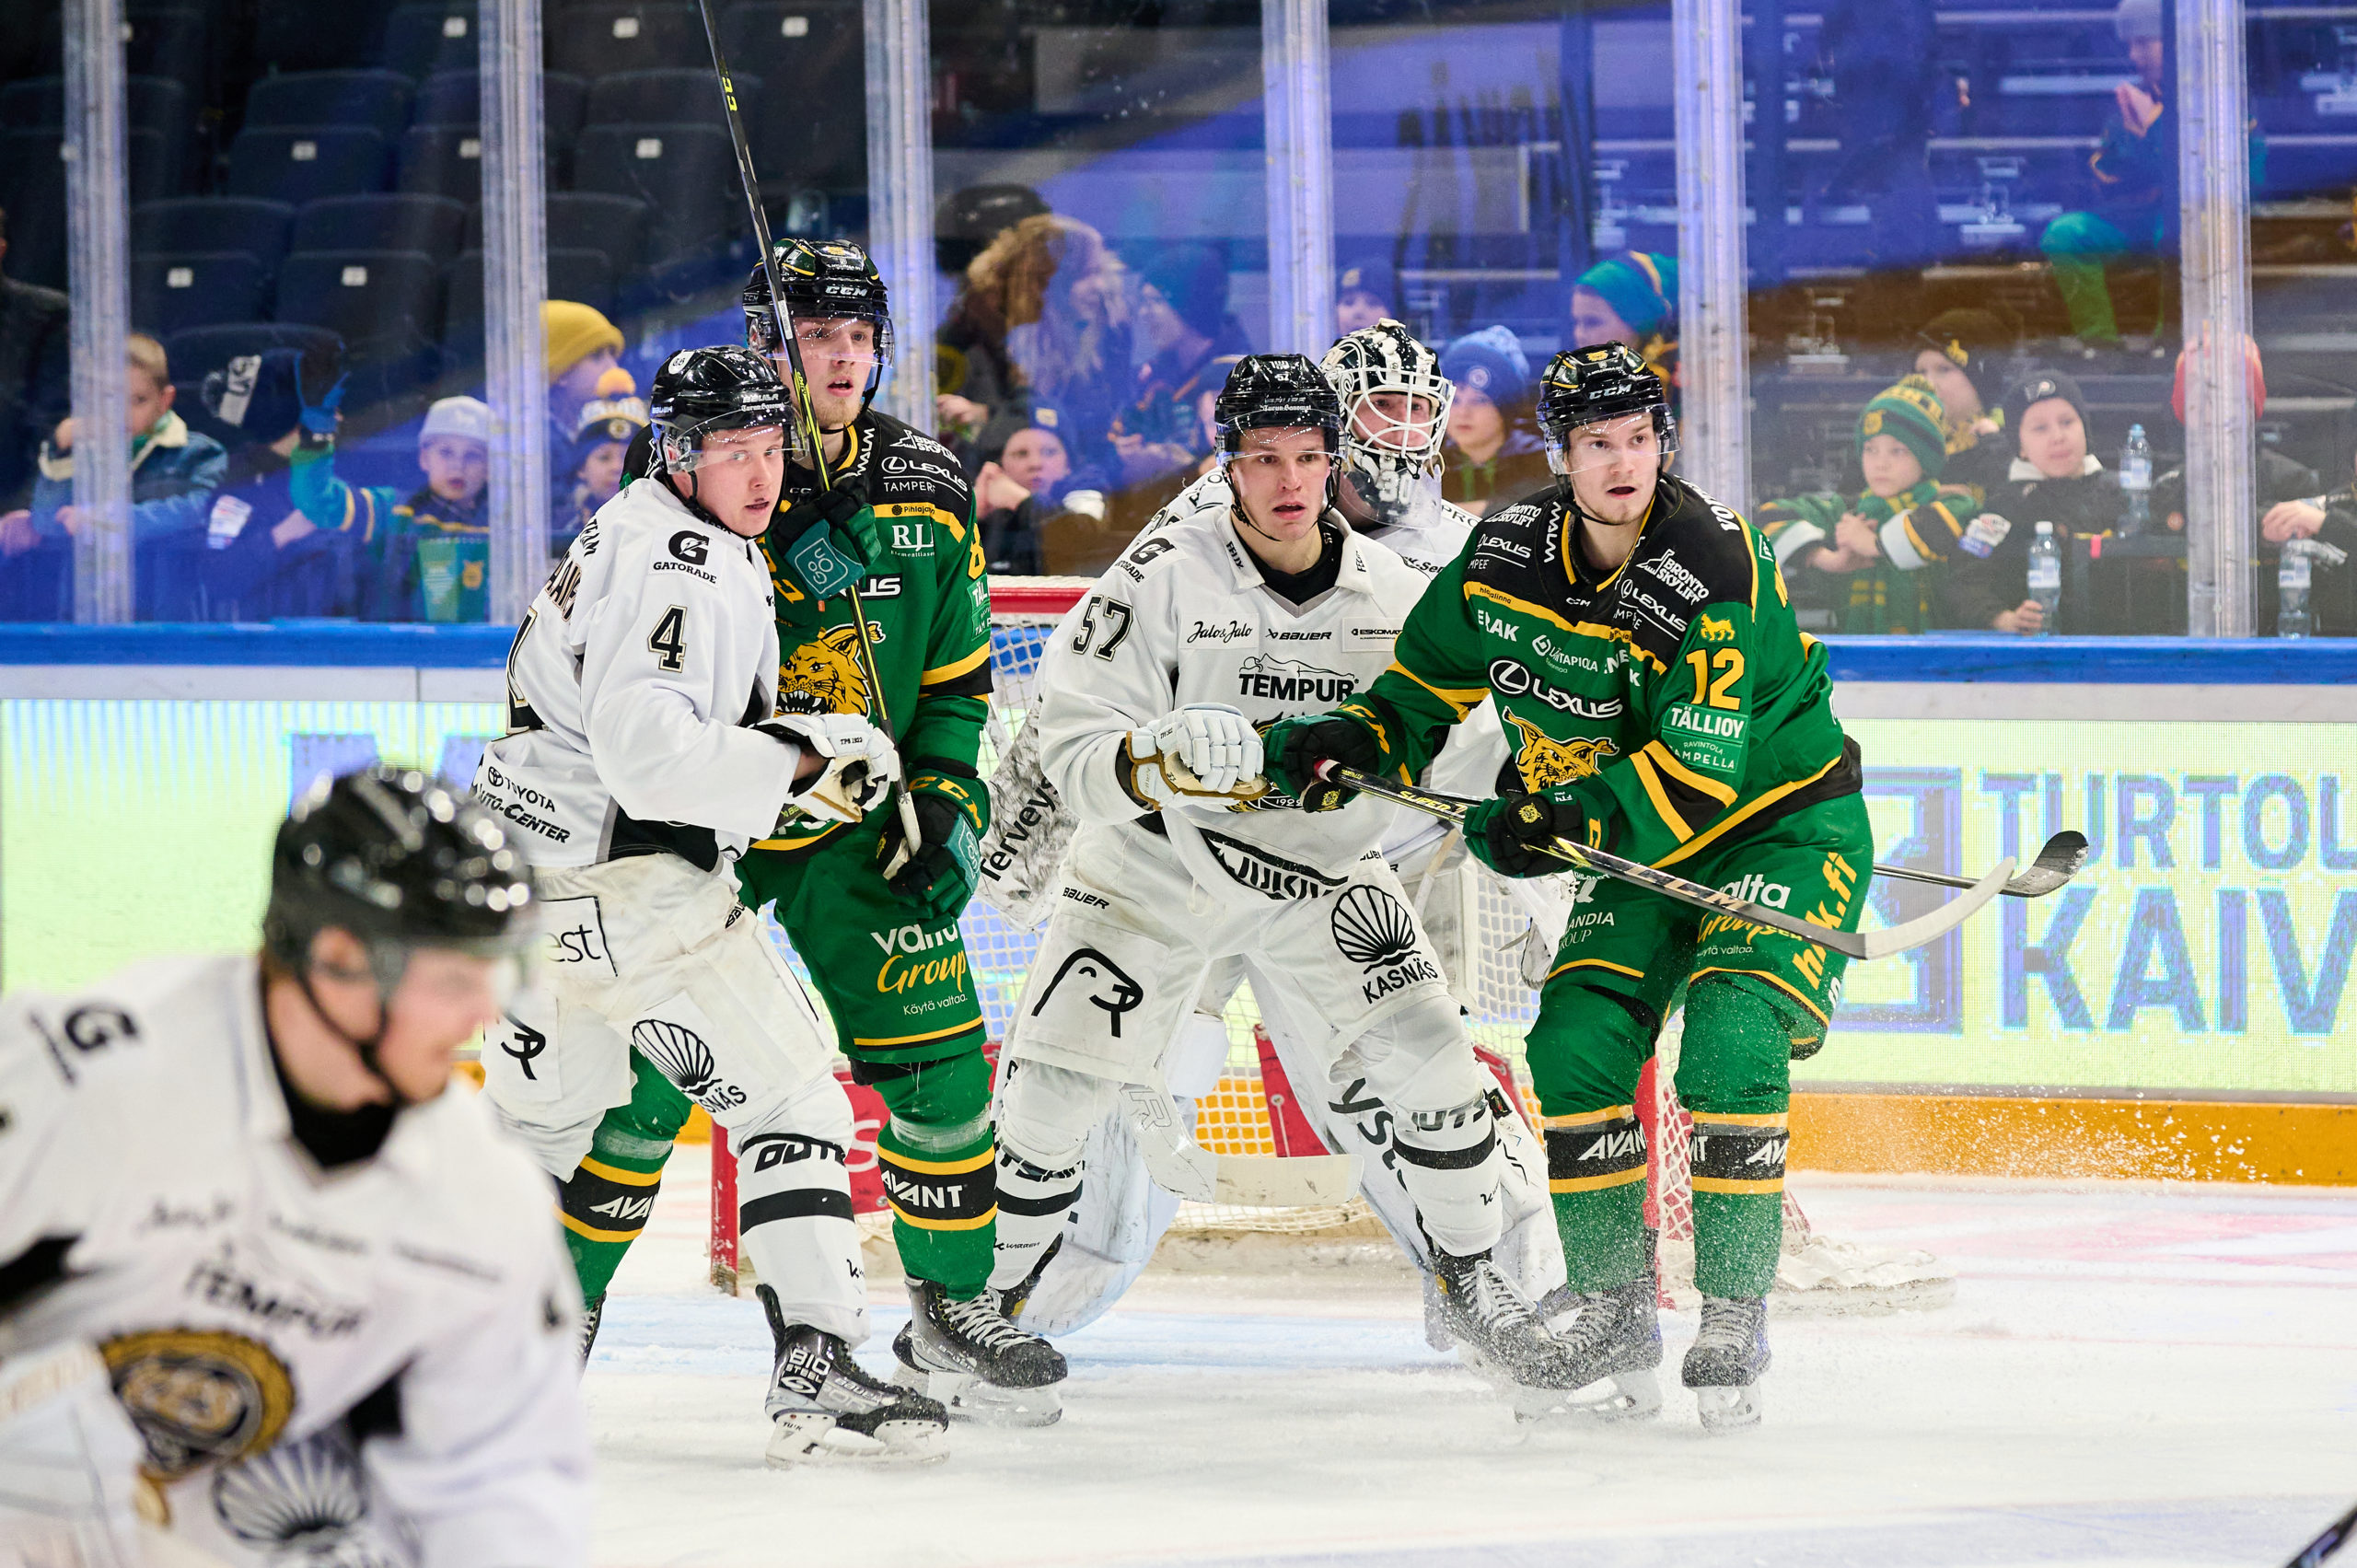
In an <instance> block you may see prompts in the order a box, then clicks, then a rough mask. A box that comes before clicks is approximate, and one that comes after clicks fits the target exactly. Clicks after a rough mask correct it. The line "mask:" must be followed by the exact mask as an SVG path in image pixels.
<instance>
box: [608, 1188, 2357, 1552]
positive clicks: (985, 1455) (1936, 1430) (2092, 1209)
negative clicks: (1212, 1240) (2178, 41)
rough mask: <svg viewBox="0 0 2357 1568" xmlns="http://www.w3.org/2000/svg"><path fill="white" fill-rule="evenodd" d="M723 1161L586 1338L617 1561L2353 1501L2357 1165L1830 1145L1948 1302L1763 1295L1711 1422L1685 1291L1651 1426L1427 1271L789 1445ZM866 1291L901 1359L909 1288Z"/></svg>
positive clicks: (1374, 1542) (1612, 1544) (663, 1227)
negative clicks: (1812, 1301) (2194, 1180)
mask: <svg viewBox="0 0 2357 1568" xmlns="http://www.w3.org/2000/svg"><path fill="white" fill-rule="evenodd" d="M704 1170H705V1164H704V1151H702V1149H698V1148H682V1149H681V1150H680V1151H679V1156H678V1157H676V1158H675V1159H674V1160H673V1162H672V1167H671V1170H670V1172H669V1173H668V1175H667V1178H666V1181H665V1186H664V1190H663V1194H662V1198H661V1200H660V1204H659V1208H658V1211H657V1214H656V1221H655V1223H654V1225H651V1226H650V1227H649V1230H648V1232H647V1235H646V1237H645V1239H644V1241H643V1242H642V1243H641V1244H640V1246H639V1248H638V1249H636V1250H635V1251H634V1252H633V1255H632V1256H631V1258H630V1259H629V1260H627V1262H626V1263H625V1265H624V1268H623V1270H622V1273H621V1277H620V1279H619V1280H618V1281H617V1283H616V1289H615V1293H614V1295H613V1296H612V1298H611V1299H610V1302H609V1305H608V1307H607V1311H606V1320H605V1328H604V1332H603V1334H602V1336H601V1337H600V1339H599V1341H598V1351H597V1354H596V1356H595V1358H594V1360H593V1361H592V1363H591V1365H590V1369H589V1373H588V1381H587V1391H588V1401H589V1411H590V1421H591V1425H592V1429H593V1431H594V1433H595V1434H596V1438H597V1444H598V1464H599V1474H598V1548H597V1558H596V1561H597V1562H598V1564H599V1565H600V1568H653V1565H656V1564H682V1565H685V1564H699V1565H701V1564H714V1565H723V1564H748V1565H750V1564H763V1565H771V1564H785V1563H797V1564H798V1563H837V1562H840V1563H858V1564H863V1565H868V1564H872V1565H875V1568H896V1565H900V1564H907V1565H909V1568H956V1565H962V1564H1002V1563H1003V1564H1027V1565H1043V1564H1065V1563H1073V1564H1081V1563H1132V1562H1137V1563H1145V1562H1151V1563H1159V1564H1200V1565H1204V1568H1209V1565H1212V1564H1219V1565H1222V1568H1228V1565H1240V1564H1250V1563H1285V1564H1301V1565H1317V1564H1335V1565H1342V1564H1348V1565H1350V1568H1409V1565H1411V1564H1412V1565H1414V1568H1433V1565H1434V1564H1456V1563H1480V1564H1493V1565H1497V1568H1536V1565H1538V1564H1550V1565H1551V1564H1564V1563H1578V1564H1582V1565H1593V1568H1638V1565H1650V1564H1695V1565H1705V1568H1707V1565H1717V1564H1725V1565H1728V1568H1833V1565H1837V1564H1839V1565H1843V1568H1847V1565H1850V1564H1857V1565H1860V1568H1873V1565H1899V1564H1924V1565H1937V1568H1950V1565H1955V1568H1964V1565H1971V1568H2003V1565H2011V1564H2030V1563H2039V1564H2046V1563H2070V1564H2104V1565H2106V1568H2131V1565H2134V1568H2159V1565H2163V1564H2168V1565H2175V1564H2197V1563H2198V1564H2220V1563H2247V1564H2254V1565H2260V1564H2266V1565H2272V1564H2280V1563H2282V1562H2284V1561H2285V1560H2286V1559H2287V1558H2288V1557H2289V1556H2290V1555H2291V1554H2292V1553H2293V1551H2296V1550H2297V1549H2298V1548H2299V1547H2300V1546H2301V1545H2302V1544H2303V1543H2305V1541H2306V1540H2307V1539H2309V1537H2311V1536H2312V1535H2314V1534H2315V1533H2316V1531H2317V1530H2318V1529H2320V1528H2322V1527H2323V1526H2324V1525H2325V1524H2326V1523H2327V1522H2328V1521H2329V1520H2330V1519H2331V1518H2332V1517H2333V1516H2335V1515H2337V1514H2339V1513H2340V1511H2341V1510H2342V1509H2343V1508H2345V1507H2346V1506H2348V1504H2349V1502H2350V1500H2351V1498H2352V1497H2357V1192H2347V1193H2340V1192H2335V1191H2330V1190H2327V1189H2315V1188H2310V1189H2277V1190H2267V1189H2256V1188H2224V1187H2197V1186H2173V1187H2168V1188H2162V1187H2159V1186H2148V1185H2125V1184H2119V1185H2094V1186H2070V1187H2064V1186H2055V1185H2047V1184H2035V1185H2033V1184H2026V1183H2025V1184H2017V1185H2004V1184H1991V1183H1974V1184H1971V1185H1962V1184H1954V1183H1929V1182H1915V1183H1899V1182H1896V1181H1893V1182H1876V1183H1868V1182H1862V1181H1856V1180H1851V1179H1830V1178H1823V1177H1819V1178H1815V1179H1811V1178H1810V1177H1808V1176H1806V1175H1805V1174H1804V1175H1801V1176H1799V1177H1796V1178H1795V1179H1794V1189H1795V1191H1798V1192H1799V1194H1800V1195H1801V1199H1802V1202H1803V1203H1804V1204H1805V1206H1806V1208H1807V1210H1808V1212H1809V1214H1810V1217H1811V1218H1812V1220H1814V1221H1815V1223H1816V1225H1817V1228H1818V1229H1820V1230H1823V1231H1826V1232H1829V1233H1830V1234H1833V1235H1836V1236H1840V1237H1849V1238H1852V1239H1856V1240H1860V1241H1875V1242H1881V1243H1884V1244H1887V1245H1910V1246H1918V1247H1923V1248H1927V1249H1931V1250H1933V1251H1934V1252H1936V1253H1938V1254H1939V1255H1940V1256H1941V1257H1942V1258H1943V1259H1944V1260H1946V1261H1947V1262H1948V1263H1949V1264H1950V1265H1951V1266H1952V1267H1954V1268H1955V1270H1956V1273H1957V1276H1958V1288H1957V1292H1956V1301H1955V1303H1954V1304H1953V1305H1952V1306H1949V1307H1943V1308H1940V1309H1937V1310H1933V1311H1928V1312H1906V1313H1898V1314H1893V1315H1888V1316H1881V1317H1857V1316H1840V1317H1813V1318H1795V1317H1781V1318H1776V1319H1774V1320H1772V1321H1771V1340H1772V1342H1773V1344H1774V1348H1775V1354H1776V1364H1775V1366H1774V1369H1773V1370H1772V1371H1771V1373H1770V1374H1769V1376H1768V1380H1767V1382H1766V1385H1765V1388H1766V1390H1767V1392H1766V1403H1767V1421H1766V1423H1765V1424H1764V1425H1763V1426H1761V1427H1760V1428H1759V1429H1757V1430H1755V1431H1752V1432H1749V1433H1745V1434H1734V1435H1724V1436H1718V1437H1706V1436H1705V1435H1704V1434H1703V1433H1702V1431H1701V1428H1700V1427H1699V1426H1698V1425H1697V1424H1696V1422H1695V1417H1694V1408H1693V1402H1692V1399H1691V1396H1690V1395H1688V1394H1687V1393H1686V1392H1685V1390H1683V1389H1682V1388H1677V1387H1675V1386H1674V1385H1675V1383H1676V1365H1677V1358H1678V1356H1679V1355H1681V1354H1682V1353H1684V1350H1685V1346H1686V1343H1687V1342H1688V1341H1689V1340H1690V1339H1691V1338H1692V1336H1693V1332H1694V1322H1693V1319H1692V1317H1691V1315H1690V1314H1682V1313H1681V1314H1669V1315H1666V1317H1665V1318H1664V1332H1665V1336H1666V1341H1667V1345H1666V1350H1667V1353H1668V1356H1669V1358H1670V1359H1669V1362H1668V1364H1667V1365H1666V1367H1665V1373H1666V1376H1665V1377H1664V1379H1663V1381H1664V1387H1665V1392H1666V1400H1665V1405H1664V1409H1663V1412H1662V1416H1661V1418H1660V1419H1659V1420H1658V1421H1656V1422H1655V1423H1649V1424H1646V1425H1643V1426H1638V1427H1633V1428H1629V1427H1623V1428H1613V1429H1603V1430H1598V1429H1594V1428H1587V1429H1574V1428H1571V1427H1567V1426H1562V1425H1550V1424H1542V1425H1538V1426H1523V1427H1517V1425H1516V1424H1515V1422H1514V1420H1513V1418H1512V1417H1511V1415H1510V1414H1509V1413H1508V1412H1507V1411H1505V1410H1504V1408H1503V1407H1502V1406H1501V1405H1500V1404H1499V1403H1498V1402H1497V1401H1496V1400H1495V1399H1494V1398H1493V1397H1492V1395H1491V1393H1490V1392H1489V1390H1488V1389H1487V1388H1486V1387H1485V1386H1484V1385H1482V1384H1481V1383H1480V1382H1479V1381H1477V1380H1476V1379H1475V1378H1474V1377H1472V1376H1470V1375H1469V1374H1468V1373H1466V1372H1465V1371H1463V1370H1462V1369H1460V1368H1459V1367H1458V1366H1457V1365H1456V1363H1455V1362H1454V1360H1453V1359H1452V1358H1450V1357H1448V1356H1445V1355H1442V1354H1438V1353H1434V1352H1433V1351H1432V1350H1430V1349H1428V1348H1427V1347H1426V1346H1425V1343H1424V1340H1423V1333H1422V1320H1421V1308H1420V1306H1419V1303H1418V1298H1417V1295H1416V1291H1415V1286H1414V1283H1413V1282H1412V1279H1411V1277H1410V1276H1408V1275H1407V1274H1406V1273H1405V1272H1400V1271H1391V1270H1384V1269H1373V1270H1365V1271H1361V1272H1362V1273H1364V1274H1365V1275H1368V1276H1371V1277H1368V1278H1364V1279H1353V1278H1350V1277H1344V1278H1340V1279H1338V1278H1335V1277H1333V1276H1332V1275H1330V1274H1329V1275H1311V1274H1306V1273H1302V1274H1287V1275H1283V1276H1278V1277H1269V1276H1260V1277H1255V1278H1247V1279H1233V1278H1220V1277H1212V1276H1204V1275H1198V1274H1188V1275H1170V1276H1158V1275H1156V1274H1155V1273H1152V1272H1150V1273H1149V1274H1148V1275H1147V1276H1146V1278H1145V1279H1144V1280H1143V1281H1141V1282H1140V1284H1139V1286H1138V1288H1137V1289H1136V1290H1134V1291H1133V1292H1132V1294H1131V1296H1130V1298H1129V1300H1128V1301H1127V1302H1126V1303H1125V1304H1124V1305H1123V1307H1121V1308H1120V1309H1118V1310H1116V1311H1115V1312H1113V1313H1112V1314H1110V1315H1109V1316H1108V1317H1107V1318H1104V1319H1102V1320H1101V1321H1099V1322H1098V1323H1097V1324H1096V1325H1094V1326H1093V1327H1091V1328H1090V1329H1088V1330H1084V1331H1083V1332H1081V1333H1079V1334H1076V1335H1074V1336H1072V1337H1071V1338H1069V1339H1067V1340H1065V1341H1063V1342H1062V1348H1063V1350H1064V1352H1065V1353H1066V1354H1067V1355H1068V1356H1069V1357H1070V1358H1071V1360H1072V1363H1073V1376H1072V1379H1071V1381H1070V1382H1069V1383H1068V1384H1067V1385H1066V1393H1065V1400H1064V1405H1065V1412H1066V1413H1065V1415H1064V1418H1063V1420H1062V1423H1059V1424H1058V1425H1055V1426H1052V1427H1048V1428H1045V1429H1041V1430H1036V1431H1009V1430H1004V1429H992V1428H985V1427H976V1426H972V1425H968V1424H964V1423H960V1424H958V1425H957V1426H955V1427H954V1428H953V1429H952V1432H951V1439H952V1442H953V1445H954V1452H953V1454H952V1456H951V1458H949V1459H948V1460H947V1461H946V1463H944V1464H941V1465H937V1466H933V1467H930V1468H922V1469H911V1470H900V1471H850V1472H846V1471H843V1470H840V1469H807V1470H802V1471H797V1472H780V1471H774V1470H770V1469H764V1468H763V1466H762V1463H761V1444H762V1441H763V1437H764V1435H765V1430H766V1429H765V1426H764V1423H763V1422H762V1418H761V1388H762V1386H763V1380H764V1378H765V1377H766V1376H767V1373H768V1370H769V1354H770V1349H769V1332H768V1330H767V1328H766V1327H765V1325H764V1324H763V1323H762V1321H761V1311H760V1308H759V1307H758V1305H757V1304H756V1303H754V1302H752V1301H750V1300H744V1301H737V1300H730V1299H727V1298H725V1297H723V1296H720V1295H716V1294H714V1293H713V1292H711V1291H710V1290H709V1289H708V1288H706V1287H705V1286H704V1285H703V1283H702V1279H703V1259H702V1225H703V1217H704V1202H705V1191H704V1186H703V1174H704ZM876 1299H877V1311H876V1315H875V1321H876V1334H875V1338H874V1339H873V1340H871V1341H870V1342H869V1344H868V1345H867V1347H866V1348H865V1350H864V1351H863V1352H862V1359H863V1360H864V1361H865V1362H867V1363H868V1364H869V1365H871V1366H872V1367H874V1368H875V1369H877V1370H878V1371H882V1370H884V1369H886V1368H887V1367H888V1365H889V1363H890V1351H889V1348H888V1346H889V1342H890V1336H891V1332H892V1330H894V1329H895V1328H896V1327H898V1325H899V1324H900V1321H901V1320H902V1319H903V1318H905V1316H906V1308H905V1307H904V1306H903V1305H901V1304H900V1300H899V1287H898V1282H897V1281H895V1282H892V1283H891V1284H889V1285H888V1286H879V1288H878V1290H877V1295H876ZM2352 1568H2357V1564H2352Z"/></svg>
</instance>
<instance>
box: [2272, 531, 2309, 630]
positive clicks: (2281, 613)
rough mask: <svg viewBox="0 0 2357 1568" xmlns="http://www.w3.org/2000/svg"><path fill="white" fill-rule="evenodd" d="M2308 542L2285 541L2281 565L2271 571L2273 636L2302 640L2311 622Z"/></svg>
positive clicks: (2297, 540) (2298, 540)
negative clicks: (2273, 607)
mask: <svg viewBox="0 0 2357 1568" xmlns="http://www.w3.org/2000/svg"><path fill="white" fill-rule="evenodd" d="M2311 569H2312V563H2310V561H2309V560H2308V541H2307V540H2304V539H2294V540H2286V541H2284V545H2283V560H2282V563H2281V564H2280V565H2278V566H2277V567H2276V568H2275V604H2276V609H2275V634H2276V635H2277V636H2279V637H2305V636H2306V635H2307V634H2308V633H2309V631H2310V629H2311V628H2312V627H2313V626H2314V625H2315V621H2313V620H2312V619H2311V618H2310V616H2309V614H2308V575H2309V572H2310V571H2311Z"/></svg>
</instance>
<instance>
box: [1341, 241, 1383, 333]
mask: <svg viewBox="0 0 2357 1568" xmlns="http://www.w3.org/2000/svg"><path fill="white" fill-rule="evenodd" d="M1398 300H1399V275H1398V274H1397V273H1394V272H1392V270H1391V264H1390V263H1389V262H1387V261H1375V260H1372V259H1370V260H1367V261H1353V262H1352V263H1351V264H1350V265H1349V266H1347V267H1344V268H1343V269H1342V270H1341V272H1340V273H1336V274H1335V276H1334V335H1335V336H1336V337H1338V338H1346V337H1349V336H1350V335H1351V334H1352V333H1353V332H1355V331H1358V330H1359V329H1360V328H1362V327H1372V326H1374V325H1375V324H1376V322H1377V321H1380V320H1382V319H1384V318H1385V317H1387V316H1390V317H1397V316H1398V315H1399V310H1398V309H1397V308H1395V306H1396V305H1397V302H1398Z"/></svg>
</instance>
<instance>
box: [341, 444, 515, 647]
mask: <svg viewBox="0 0 2357 1568" xmlns="http://www.w3.org/2000/svg"><path fill="white" fill-rule="evenodd" d="M490 452H491V408H490V405H489V404H487V403H484V402H482V401H480V400H478V399H475V398H444V399H443V400H442V401H440V402H437V403H435V405H434V406H433V407H432V408H430V409H428V410H426V411H425V428H424V430H423V431H421V432H420V433H419V435H418V438H417V466H418V467H419V468H421V469H424V470H425V487H424V489H422V490H420V491H418V492H417V494H414V495H412V496H411V497H410V498H409V499H408V500H407V501H404V502H402V503H401V505H398V506H396V507H394V508H393V515H392V521H391V525H390V526H389V528H386V529H384V530H383V531H382V532H381V533H380V534H378V536H377V549H376V551H375V552H374V554H375V557H376V568H375V571H376V582H375V587H374V598H373V599H372V602H371V608H370V610H369V612H368V619H369V620H371V621H484V620H488V619H489V618H490V612H491V587H490V582H491V523H490V519H489V518H488V517H486V516H485V515H484V513H485V506H484V504H483V487H484V485H485V483H486V482H488V480H489V478H490Z"/></svg>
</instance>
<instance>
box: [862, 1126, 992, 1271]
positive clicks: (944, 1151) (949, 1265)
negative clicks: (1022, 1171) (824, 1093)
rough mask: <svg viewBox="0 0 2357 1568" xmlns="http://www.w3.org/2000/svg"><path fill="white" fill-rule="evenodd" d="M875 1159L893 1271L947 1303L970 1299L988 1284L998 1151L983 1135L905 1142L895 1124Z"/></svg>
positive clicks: (988, 1134) (881, 1137)
mask: <svg viewBox="0 0 2357 1568" xmlns="http://www.w3.org/2000/svg"><path fill="white" fill-rule="evenodd" d="M876 1158H877V1165H878V1167H880V1169H881V1171H882V1174H883V1178H884V1193H885V1196H886V1197H887V1198H888V1199H889V1200H890V1202H891V1205H892V1241H893V1244H894V1246H896V1247H897V1248H898V1249H900V1267H901V1268H902V1269H904V1270H905V1271H907V1272H908V1275H909V1277H910V1278H911V1279H917V1280H930V1281H932V1282H933V1283H935V1284H938V1285H940V1286H941V1287H942V1289H943V1290H945V1291H946V1292H947V1293H948V1294H949V1295H950V1297H951V1298H952V1299H953V1300H958V1301H964V1300H966V1299H968V1298H969V1297H970V1296H973V1295H978V1294H979V1293H980V1292H981V1289H982V1288H983V1287H984V1286H985V1285H987V1284H989V1283H990V1281H991V1260H992V1254H993V1246H994V1243H995V1242H996V1240H997V1224H996V1222H997V1219H998V1163H997V1161H998V1148H997V1139H996V1137H995V1136H994V1135H993V1132H992V1131H991V1129H990V1128H989V1127H987V1126H985V1127H984V1128H983V1129H982V1131H981V1135H980V1136H976V1137H970V1138H968V1139H966V1140H964V1141H962V1142H960V1143H958V1144H955V1145H953V1146H951V1147H947V1148H943V1147H939V1146H936V1145H931V1144H926V1145H917V1144H912V1143H911V1140H910V1139H909V1138H908V1137H907V1136H906V1135H905V1134H904V1133H903V1132H902V1131H901V1129H900V1124H899V1121H898V1119H895V1120H894V1121H891V1122H888V1123H886V1124H885V1126H884V1129H883V1131H882V1132H879V1133H878V1134H877V1139H876Z"/></svg>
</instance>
